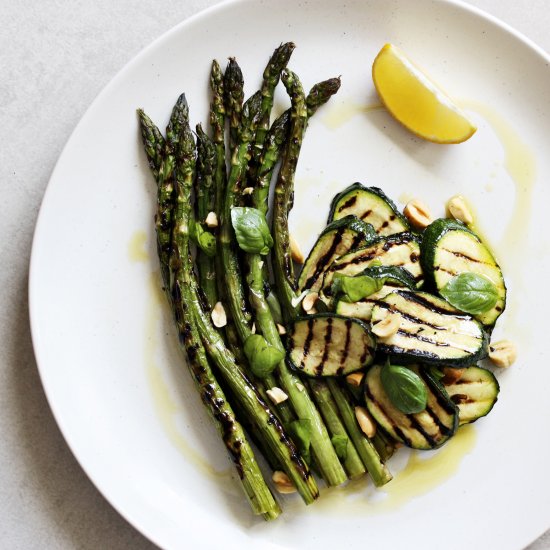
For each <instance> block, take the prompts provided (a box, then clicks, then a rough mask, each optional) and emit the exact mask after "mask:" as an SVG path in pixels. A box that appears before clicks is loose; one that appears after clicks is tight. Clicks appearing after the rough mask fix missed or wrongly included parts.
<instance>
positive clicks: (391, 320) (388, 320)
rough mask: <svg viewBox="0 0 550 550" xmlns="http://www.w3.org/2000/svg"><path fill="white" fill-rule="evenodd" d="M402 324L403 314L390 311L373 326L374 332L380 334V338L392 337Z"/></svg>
mask: <svg viewBox="0 0 550 550" xmlns="http://www.w3.org/2000/svg"><path fill="white" fill-rule="evenodd" d="M400 326H401V315H400V314H399V313H390V314H389V315H388V316H386V317H385V318H384V319H382V320H381V321H378V323H375V324H374V325H373V326H372V329H371V330H372V332H373V333H374V334H376V336H378V338H382V339H384V338H390V337H391V336H393V335H394V334H395V333H396V332H397V331H398V330H399V327H400Z"/></svg>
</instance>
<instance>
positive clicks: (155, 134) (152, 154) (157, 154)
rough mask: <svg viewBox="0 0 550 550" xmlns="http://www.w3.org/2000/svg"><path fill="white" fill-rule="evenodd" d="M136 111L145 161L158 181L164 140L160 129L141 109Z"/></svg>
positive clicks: (164, 145)
mask: <svg viewBox="0 0 550 550" xmlns="http://www.w3.org/2000/svg"><path fill="white" fill-rule="evenodd" d="M137 112H138V116H139V122H140V130H141V139H142V141H143V148H144V150H145V155H146V156H147V162H148V164H149V168H150V169H151V172H152V173H153V176H154V178H155V181H158V177H159V171H160V167H161V164H162V159H163V158H164V150H165V147H166V142H165V139H164V136H163V135H162V134H161V132H160V130H159V129H158V128H157V126H156V125H155V124H154V122H153V121H152V120H151V119H150V118H149V117H148V116H147V115H146V114H145V112H144V111H143V109H138V111H137Z"/></svg>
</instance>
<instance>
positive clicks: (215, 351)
mask: <svg viewBox="0 0 550 550" xmlns="http://www.w3.org/2000/svg"><path fill="white" fill-rule="evenodd" d="M182 181H185V180H182ZM176 183H177V187H176V197H177V208H176V211H175V218H174V227H175V228H176V231H175V235H176V236H175V242H176V244H177V247H176V248H175V250H174V252H173V256H174V257H175V259H174V263H175V264H176V265H177V262H180V264H181V271H182V273H183V274H184V277H185V278H184V280H183V281H182V283H183V284H184V286H185V288H186V290H185V292H186V294H185V296H184V298H185V300H184V301H182V304H183V307H184V308H187V309H188V311H190V313H191V315H192V318H193V320H194V323H196V326H197V329H198V333H199V334H200V336H201V339H202V341H203V344H204V346H205V348H206V350H207V352H208V354H209V356H210V357H211V358H212V360H213V361H214V363H215V364H216V367H217V368H218V370H219V372H220V373H221V375H222V376H223V378H224V380H225V382H226V384H227V385H228V386H229V388H230V389H231V391H232V392H233V394H234V395H235V397H236V398H237V399H238V400H239V406H240V407H242V408H243V410H244V411H245V413H246V414H247V415H248V417H249V419H250V421H251V422H253V424H254V426H255V427H256V429H257V430H258V433H259V434H261V437H262V440H263V441H264V444H265V445H266V446H267V447H269V448H270V449H271V451H272V452H273V454H274V455H275V456H276V458H277V459H278V460H279V462H280V463H281V464H282V466H283V468H284V470H285V472H286V474H287V475H288V476H289V477H290V479H291V480H292V481H293V483H294V484H295V486H296V488H297V490H298V491H299V492H300V494H301V495H302V497H303V499H304V501H305V502H306V503H307V504H309V503H311V502H313V500H314V499H315V498H317V495H318V490H317V487H316V484H315V480H314V479H313V477H312V476H311V474H310V472H309V470H308V468H307V465H306V464H305V462H303V460H302V458H301V457H300V456H299V455H298V453H297V450H296V448H295V446H294V444H293V442H292V440H291V439H290V438H288V436H287V435H286V433H285V431H284V429H283V427H282V426H281V424H280V423H279V421H278V419H277V418H276V417H275V416H274V414H273V413H272V412H271V410H270V409H269V407H268V406H267V405H266V403H265V402H264V401H263V400H262V399H261V397H260V396H259V394H258V393H257V391H256V390H255V388H254V386H252V385H251V383H250V381H249V380H248V378H247V377H246V375H245V374H244V372H243V371H242V369H241V368H240V366H239V365H238V364H237V362H236V361H235V357H234V356H233V354H232V353H231V352H230V351H229V350H228V349H227V348H226V347H225V344H224V342H223V339H222V337H221V336H220V334H219V333H218V332H217V331H216V329H215V328H214V326H213V325H212V323H211V321H210V317H209V315H208V313H207V312H206V311H205V310H204V308H203V305H202V303H201V299H200V293H199V289H198V285H197V280H196V278H195V274H194V272H193V265H192V261H191V258H190V254H189V250H188V244H189V240H188V235H187V232H188V228H189V224H190V216H191V212H190V207H189V204H190V186H188V185H182V184H179V182H176Z"/></svg>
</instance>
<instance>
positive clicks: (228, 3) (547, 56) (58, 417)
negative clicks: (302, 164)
mask: <svg viewBox="0 0 550 550" xmlns="http://www.w3.org/2000/svg"><path fill="white" fill-rule="evenodd" d="M314 1H315V2H317V1H319V0H314ZM343 1H344V0H337V2H343ZM400 1H402V0H400ZM435 1H436V2H437V3H439V4H447V5H449V6H454V7H456V8H459V9H460V10H463V11H464V12H468V13H470V14H473V15H475V16H477V17H478V18H481V19H483V20H485V21H486V22H487V23H489V24H491V25H493V26H495V27H497V28H499V29H500V30H503V31H505V32H506V33H507V34H509V35H511V36H512V37H514V38H515V39H516V40H518V41H519V42H521V43H523V44H524V45H525V46H527V47H528V48H529V49H531V50H532V51H533V52H534V53H536V54H537V55H538V56H539V57H540V58H542V60H544V61H545V62H546V63H547V64H549V65H550V53H548V52H547V51H546V50H544V48H542V47H541V46H539V45H538V44H537V43H536V42H535V41H534V40H532V39H531V38H529V37H528V36H526V35H525V34H524V33H523V32H521V31H519V30H517V29H516V28H514V27H513V26H512V25H510V24H509V23H506V22H505V21H503V20H501V19H500V18H498V17H497V16H495V15H492V14H491V13H489V12H487V11H485V10H484V9H482V8H479V7H477V6H474V5H472V4H469V3H468V2H466V1H465V0H435ZM260 2H261V0H222V1H221V2H219V3H217V4H214V5H212V6H209V7H207V8H205V9H203V10H200V11H198V12H197V13H194V14H193V15H191V16H189V17H187V18H185V19H183V20H182V21H180V22H179V23H177V24H176V25H174V26H173V27H171V28H169V29H168V30H166V31H165V32H163V33H162V34H161V35H159V36H158V37H157V38H155V39H154V40H152V41H151V42H149V43H148V44H147V45H146V46H144V47H143V48H142V49H141V50H140V51H138V52H137V53H136V54H135V55H134V56H132V57H131V58H130V59H129V60H128V61H126V62H125V63H124V65H123V66H122V67H121V68H120V69H118V70H117V71H116V73H115V74H114V75H113V76H112V77H111V78H110V80H109V81H108V82H107V84H106V85H104V86H103V88H102V89H101V90H100V91H99V92H98V93H97V95H96V96H95V97H94V99H93V100H92V101H91V103H90V104H89V106H88V107H87V108H86V110H85V111H84V113H83V114H82V116H81V117H80V119H79V120H78V122H77V124H76V125H75V127H74V128H73V130H72V131H71V132H70V134H69V137H68V138H67V141H66V142H65V144H64V145H63V148H62V150H61V152H60V154H59V156H58V158H57V160H56V162H55V165H54V168H53V170H52V172H51V174H50V177H49V178H48V183H47V184H46V187H45V190H44V194H43V197H42V200H41V203H40V208H39V211H38V215H37V219H36V223H35V228H34V231H33V236H32V245H31V254H30V260H29V271H28V284H27V292H28V316H29V325H30V332H31V341H32V349H33V353H34V357H35V361H36V365H37V369H38V373H39V377H40V381H41V384H42V387H43V389H44V394H45V396H46V399H47V402H48V405H49V407H50V410H51V412H52V415H53V417H54V419H55V422H56V424H57V426H58V428H59V431H60V432H61V434H62V436H63V439H64V441H65V443H66V444H67V446H68V447H69V449H70V451H71V453H72V455H73V457H74V458H75V459H76V461H77V462H78V464H79V466H80V468H82V470H83V472H84V473H85V474H86V476H87V477H88V479H89V480H90V481H91V482H92V484H93V485H94V486H95V487H96V489H97V490H98V491H99V492H100V493H101V496H102V497H103V498H104V499H105V500H106V501H107V503H108V504H109V505H110V506H111V507H112V508H113V509H114V510H116V512H117V513H118V514H120V516H121V517H122V518H123V519H124V520H125V521H126V522H127V523H128V524H130V525H131V526H132V527H133V528H134V529H135V530H136V531H137V532H138V533H140V534H141V535H143V536H144V537H145V538H146V539H147V540H148V541H150V542H152V543H153V544H155V545H157V546H159V547H160V548H163V547H164V546H163V544H162V543H161V539H160V537H159V535H158V533H157V532H155V530H154V529H153V528H151V527H148V526H145V525H143V524H141V523H140V522H139V521H138V519H136V518H134V517H133V513H132V512H131V511H128V510H127V509H126V507H125V506H124V503H123V502H118V501H117V499H116V498H114V497H113V496H112V495H111V494H110V492H109V487H108V485H107V486H105V484H104V483H103V481H102V480H101V479H98V477H97V475H96V474H95V473H94V471H93V468H91V467H90V466H89V465H84V463H83V462H85V461H84V459H83V457H81V456H79V453H78V452H77V449H76V445H75V444H74V440H73V438H72V435H71V431H70V429H69V428H67V426H66V425H65V422H64V419H63V414H62V413H61V412H60V411H59V410H58V407H57V404H56V399H55V396H54V390H53V389H52V387H51V386H50V384H49V382H48V374H47V372H48V369H47V367H46V366H45V364H46V363H47V361H45V360H43V359H41V342H40V338H39V337H38V333H39V326H38V319H37V318H38V314H37V313H36V310H37V308H38V305H37V300H35V298H34V296H35V294H38V292H39V290H38V288H39V286H40V284H39V277H38V274H37V270H38V268H37V267H36V265H37V260H36V257H37V256H38V249H39V246H40V236H39V235H40V232H41V226H42V225H43V223H44V222H43V219H44V217H45V214H44V212H45V210H46V209H47V208H48V197H49V195H50V194H51V192H50V191H51V188H52V186H53V182H54V181H55V180H56V178H57V173H58V172H59V167H60V166H61V165H62V163H63V162H64V159H65V157H66V156H67V150H68V148H69V146H70V144H71V142H72V141H73V139H74V136H75V135H76V134H77V133H78V131H79V130H80V128H81V126H83V125H84V124H85V123H86V121H87V120H88V118H89V117H90V116H91V113H92V112H93V111H94V109H95V107H96V105H98V104H100V103H101V101H102V100H103V98H104V96H107V95H108V94H109V92H110V90H111V89H112V88H114V87H116V86H117V85H118V83H119V82H120V81H121V80H123V79H124V76H125V74H126V73H127V72H128V71H130V70H131V69H132V68H133V67H134V65H136V64H139V63H140V62H141V59H142V57H144V56H146V55H147V54H149V52H151V51H152V50H154V49H156V48H158V47H159V46H160V45H161V44H162V43H163V42H164V41H167V40H169V39H170V37H171V36H172V35H173V34H177V33H179V32H181V31H182V29H185V28H186V27H189V26H193V25H195V24H197V23H199V22H200V20H201V19H203V18H208V17H210V16H212V15H213V14H216V13H217V12H222V11H224V10H227V9H231V8H232V7H234V6H238V5H246V4H254V3H260ZM548 530H550V519H549V520H548V523H547V525H546V527H545V528H544V529H542V530H541V531H539V532H538V533H537V534H535V536H533V537H532V538H530V540H529V544H531V543H533V542H535V541H536V540H537V539H538V538H540V537H541V536H542V535H543V534H544V533H545V532H546V531H548Z"/></svg>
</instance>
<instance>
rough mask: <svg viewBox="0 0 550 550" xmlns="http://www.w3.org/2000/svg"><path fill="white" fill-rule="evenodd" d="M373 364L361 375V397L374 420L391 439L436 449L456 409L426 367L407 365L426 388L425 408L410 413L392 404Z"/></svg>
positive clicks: (451, 429)
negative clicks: (362, 394)
mask: <svg viewBox="0 0 550 550" xmlns="http://www.w3.org/2000/svg"><path fill="white" fill-rule="evenodd" d="M382 368H383V367H381V366H380V365H374V366H373V367H371V368H370V369H369V371H368V372H367V376H366V379H365V401H366V404H367V408H368V410H369V412H370V413H371V415H372V416H373V417H374V419H375V420H376V422H377V423H378V424H379V425H380V426H381V427H382V428H383V429H384V430H385V431H386V432H387V433H389V434H390V435H391V436H392V437H393V438H394V439H397V440H398V441H401V442H402V443H403V444H404V445H407V446H408V447H412V448H413V449H422V450H429V449H436V448H437V447H440V446H441V445H443V443H445V442H446V441H447V440H448V439H449V438H450V437H452V436H453V435H454V433H455V432H456V429H457V427H458V409H457V407H456V405H455V404H454V403H453V402H452V400H451V399H450V398H449V397H448V396H447V395H446V393H445V391H444V390H442V388H441V385H440V384H439V383H438V382H437V380H436V379H435V378H434V377H433V376H432V375H431V374H430V373H429V371H428V370H427V369H423V368H421V367H417V366H411V367H409V368H411V369H412V370H413V371H414V372H415V373H416V374H418V376H420V378H421V379H422V381H423V382H424V384H425V385H426V389H427V391H428V403H427V406H426V409H425V410H423V411H421V412H419V413H413V414H405V413H402V412H401V411H400V410H399V409H398V408H396V407H394V405H393V404H392V402H391V401H390V398H389V397H388V395H387V394H386V392H385V391H384V387H383V386H382V381H381V379H380V372H381V370H382Z"/></svg>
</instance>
